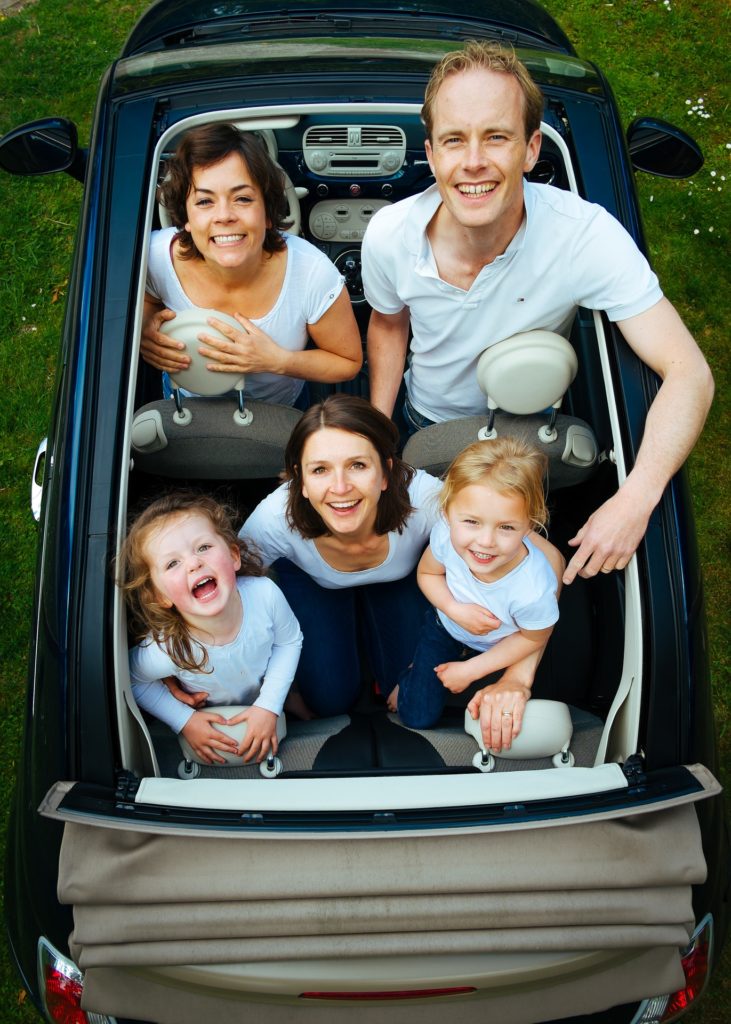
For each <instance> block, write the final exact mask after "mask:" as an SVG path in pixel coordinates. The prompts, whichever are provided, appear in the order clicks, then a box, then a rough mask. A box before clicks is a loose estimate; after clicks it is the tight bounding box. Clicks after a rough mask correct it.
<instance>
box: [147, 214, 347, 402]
mask: <svg viewBox="0 0 731 1024" xmlns="http://www.w3.org/2000/svg"><path fill="white" fill-rule="evenodd" d="M176 234H177V228H163V229H162V230H161V231H153V232H152V237H151V239H150V253H149V256H148V261H147V283H146V285H145V290H146V291H147V292H148V293H149V294H150V295H152V296H153V297H154V298H156V299H159V300H160V302H162V303H163V305H164V306H166V308H167V309H172V310H173V312H174V313H180V312H182V310H185V309H191V308H193V306H194V305H195V303H193V302H191V300H190V299H189V298H188V296H187V295H186V294H185V292H184V291H183V287H182V285H181V283H180V280H179V278H178V275H177V274H176V273H175V267H174V265H173V259H172V252H171V248H172V243H173V240H174V238H175V235H176ZM284 240H285V241H286V243H287V269H286V271H285V274H284V281H283V283H282V289H281V291H280V292H279V297H278V298H277V301H276V302H275V303H274V305H273V306H272V308H271V309H270V310H269V312H268V313H267V314H265V316H262V317H258V318H254V317H252V318H251V320H252V323H254V324H256V325H257V327H260V328H261V329H262V331H265V332H266V333H267V334H268V335H269V337H270V338H272V340H273V341H275V342H276V343H277V345H280V346H281V347H282V348H286V349H288V350H289V351H290V352H301V351H302V350H303V349H304V348H305V346H306V345H307V341H308V337H309V336H308V333H307V325H308V324H316V323H317V322H318V320H320V319H321V317H322V316H324V314H325V313H326V312H327V311H328V309H329V308H330V307H331V306H332V304H333V302H335V300H336V299H337V297H338V295H339V294H340V292H341V291H342V290H343V277H342V275H341V274H340V272H339V271H338V270H337V268H336V267H335V265H334V263H331V261H330V260H329V259H328V258H327V256H325V254H324V253H322V252H320V250H319V249H316V248H315V246H314V245H311V244H310V243H309V242H306V241H305V240H304V238H297V236H296V235H287V234H285V235H284ZM239 312H240V313H242V314H243V315H244V316H246V310H245V309H242V310H239ZM245 387H246V397H247V398H249V399H252V400H254V399H255V400H256V401H258V402H278V403H279V404H280V405H293V404H294V402H295V401H296V400H297V396H298V395H299V393H300V391H301V390H302V387H303V382H302V381H301V380H299V379H296V378H294V377H284V376H282V375H281V374H277V373H250V374H247V376H246V384H245Z"/></svg>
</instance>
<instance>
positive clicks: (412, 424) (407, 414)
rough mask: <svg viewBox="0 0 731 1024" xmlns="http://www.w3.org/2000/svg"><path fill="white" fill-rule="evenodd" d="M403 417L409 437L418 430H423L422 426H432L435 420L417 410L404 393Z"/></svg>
mask: <svg viewBox="0 0 731 1024" xmlns="http://www.w3.org/2000/svg"><path fill="white" fill-rule="evenodd" d="M403 417H404V422H405V424H406V429H407V430H408V432H409V437H413V435H414V434H415V433H416V432H417V431H418V430H423V429H424V427H431V426H433V425H434V423H435V422H436V420H430V419H429V417H428V416H424V415H423V414H422V413H420V412H418V411H417V410H416V409H415V408H414V407H413V405H412V404H411V402H410V401H409V396H408V395H407V394H404V405H403Z"/></svg>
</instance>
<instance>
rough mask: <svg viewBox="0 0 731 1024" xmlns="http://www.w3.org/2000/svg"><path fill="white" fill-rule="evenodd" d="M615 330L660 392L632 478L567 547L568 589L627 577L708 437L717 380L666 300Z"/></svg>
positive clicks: (649, 416)
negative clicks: (578, 582) (666, 495)
mask: <svg viewBox="0 0 731 1024" xmlns="http://www.w3.org/2000/svg"><path fill="white" fill-rule="evenodd" d="M617 326H618V327H619V329H620V330H621V332H622V334H623V335H624V337H625V338H626V340H627V342H628V344H629V345H630V347H631V348H632V349H633V351H634V352H636V354H637V355H638V356H639V357H640V359H642V360H643V361H644V362H645V363H647V365H648V366H649V367H651V369H653V370H654V371H655V373H657V374H658V376H659V377H660V378H661V380H662V385H661V387H660V390H659V391H658V393H657V396H656V398H655V400H654V401H653V403H652V405H651V407H650V410H649V412H648V414H647V421H646V423H645V431H644V435H643V438H642V444H641V445H640V449H639V451H638V453H637V460H636V462H635V465H634V467H633V469H632V471H631V472H630V473H629V474H628V476H627V479H626V480H625V481H624V483H623V484H622V486H621V487H620V488H619V490H618V491H617V493H616V494H615V495H613V496H612V497H611V498H610V499H609V500H608V501H606V502H605V503H604V504H603V505H601V506H600V508H598V509H597V510H596V512H594V513H593V514H592V515H591V516H590V517H589V519H588V520H587V521H586V523H585V524H584V526H582V528H581V529H580V530H579V532H578V533H577V534H576V536H575V537H574V538H573V539H572V540H570V541H569V543H570V544H572V545H573V546H575V547H577V551H576V553H575V554H574V555H573V557H572V558H571V559H570V561H569V563H568V565H567V566H566V572H565V573H564V577H563V582H564V583H571V582H572V581H573V580H574V578H575V577H576V575H577V573H578V575H579V576H586V577H591V576H595V575H596V574H597V573H598V572H599V571H600V570H601V571H604V572H611V571H612V569H624V567H625V566H626V565H627V563H628V562H629V560H630V558H631V557H632V555H633V554H634V552H635V550H636V548H637V546H638V544H639V543H640V541H641V540H642V537H643V536H644V534H645V531H646V529H647V524H648V521H649V519H650V515H651V514H652V511H653V509H654V508H655V506H656V505H657V503H658V502H659V501H660V498H661V497H662V493H663V491H664V489H665V487H666V486H667V484H668V482H669V481H670V479H671V478H672V476H673V475H674V474H675V473H676V472H677V471H678V470H679V469H680V467H681V466H682V465H683V463H684V462H685V460H686V458H687V457H688V454H689V453H690V451H691V449H692V448H693V445H694V444H695V442H696V440H697V438H698V435H699V434H700V432H701V430H702V429H703V424H704V423H705V420H706V416H707V415H708V410H709V408H710V405H711V400H712V399H713V377H712V376H711V371H710V369H709V368H708V364H707V363H706V360H705V358H704V357H703V353H702V352H701V350H700V349H699V348H698V346H697V345H696V343H695V341H694V340H693V338H692V336H691V334H690V332H689V331H688V329H687V328H686V326H685V324H684V323H683V321H682V320H681V319H680V316H679V315H678V313H677V311H676V310H675V307H674V306H673V305H672V304H671V303H670V302H668V300H667V299H661V300H660V302H658V303H657V304H656V305H655V306H653V307H652V309H648V310H646V311H645V312H644V313H640V314H639V315H638V316H633V317H630V318H629V319H628V320H622V321H619V322H618V324H617Z"/></svg>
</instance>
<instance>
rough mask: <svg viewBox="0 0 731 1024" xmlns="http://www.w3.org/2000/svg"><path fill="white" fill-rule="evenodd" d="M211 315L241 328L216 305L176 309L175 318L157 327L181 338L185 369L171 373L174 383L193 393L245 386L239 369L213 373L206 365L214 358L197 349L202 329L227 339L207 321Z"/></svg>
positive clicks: (221, 391)
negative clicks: (183, 346)
mask: <svg viewBox="0 0 731 1024" xmlns="http://www.w3.org/2000/svg"><path fill="white" fill-rule="evenodd" d="M211 316H212V317H215V318H216V319H217V320H223V321H224V323H227V324H230V325H231V327H235V328H236V330H237V331H238V330H241V325H240V324H239V323H238V322H237V321H236V320H234V318H233V317H232V316H229V315H228V313H220V312H219V311H218V310H217V309H201V308H200V307H199V306H194V307H193V308H192V309H184V310H183V311H182V312H181V313H176V315H175V319H174V320H166V321H165V322H164V323H163V325H162V327H161V328H160V330H161V331H162V333H163V334H169V335H170V337H171V338H175V340H176V341H182V342H184V343H185V347H186V355H189V356H190V366H189V367H188V369H187V370H179V371H178V372H177V373H171V374H170V380H171V381H172V384H173V387H178V388H185V389H186V390H187V391H192V392H193V394H196V395H205V396H207V397H213V396H215V395H225V394H226V392H227V391H234V390H236V391H241V390H242V389H243V387H244V376H243V374H241V373H214V372H213V371H212V370H208V369H206V366H207V364H208V363H210V362H212V361H214V360H212V359H211V357H210V356H202V355H201V354H200V352H199V351H198V350H199V349H200V347H201V345H202V344H203V343H202V342H201V341H200V339H199V338H198V335H199V334H202V333H203V332H205V333H206V334H210V335H212V336H213V337H214V338H220V339H221V340H222V341H226V340H227V339H226V336H225V334H222V333H221V332H220V331H217V330H216V328H215V327H211V325H210V324H209V323H208V318H209V317H211Z"/></svg>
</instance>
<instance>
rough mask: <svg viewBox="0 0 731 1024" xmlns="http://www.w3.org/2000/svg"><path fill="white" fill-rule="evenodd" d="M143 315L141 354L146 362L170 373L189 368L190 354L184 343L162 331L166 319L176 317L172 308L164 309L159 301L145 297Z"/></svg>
mask: <svg viewBox="0 0 731 1024" xmlns="http://www.w3.org/2000/svg"><path fill="white" fill-rule="evenodd" d="M143 315H144V321H143V324H142V337H141V338H140V355H141V356H142V358H143V359H144V360H145V362H146V363H149V364H150V366H154V367H155V369H156V370H166V371H167V372H168V373H175V371H176V370H187V368H188V367H189V366H190V356H189V355H187V354H186V352H185V345H184V343H183V342H182V341H176V340H175V338H171V337H170V336H169V335H167V334H162V332H161V331H160V328H161V327H162V325H163V324H164V323H165V321H166V320H174V319H175V313H173V311H172V309H163V308H162V307H161V306H160V304H159V303H153V302H150V301H149V300H148V299H145V310H144V314H143Z"/></svg>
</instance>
